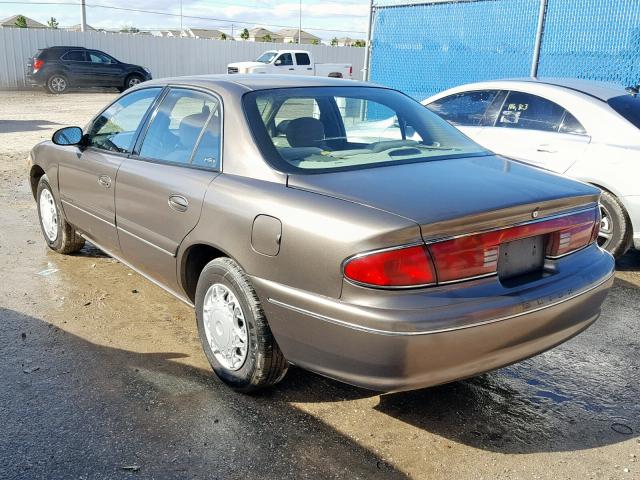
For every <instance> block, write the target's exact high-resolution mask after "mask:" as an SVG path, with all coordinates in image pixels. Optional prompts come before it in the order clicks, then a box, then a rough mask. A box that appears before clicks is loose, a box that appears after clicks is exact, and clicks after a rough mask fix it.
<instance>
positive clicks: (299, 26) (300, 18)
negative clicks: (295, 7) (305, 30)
mask: <svg viewBox="0 0 640 480" xmlns="http://www.w3.org/2000/svg"><path fill="white" fill-rule="evenodd" d="M301 36H302V0H300V10H299V11H298V45H300V43H302V42H301V38H300V37H301Z"/></svg>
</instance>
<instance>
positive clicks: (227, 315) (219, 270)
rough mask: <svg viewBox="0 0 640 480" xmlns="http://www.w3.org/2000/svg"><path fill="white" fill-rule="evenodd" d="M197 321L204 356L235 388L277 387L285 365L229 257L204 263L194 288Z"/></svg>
mask: <svg viewBox="0 0 640 480" xmlns="http://www.w3.org/2000/svg"><path fill="white" fill-rule="evenodd" d="M195 303H196V319H197V322H198V333H199V334H200V341H201V342H202V347H203V349H204V353H205V355H206V356H207V359H208V360H209V363H210V364H211V367H212V368H213V371H214V372H215V373H216V375H217V376H218V377H219V378H220V379H221V380H222V381H223V382H225V383H226V384H227V385H228V386H230V387H231V388H233V389H234V390H238V391H241V392H251V391H254V390H257V389H260V388H264V387H269V386H271V385H274V384H276V383H278V382H279V381H280V380H281V379H282V378H283V377H284V375H285V374H286V373H287V368H288V362H287V360H286V359H285V358H284V356H283V355H282V352H281V351H280V348H279V347H278V344H277V343H276V340H275V338H274V337H273V334H272V333H271V329H270V328H269V324H268V323H267V319H266V317H265V315H264V312H263V311H262V307H261V305H260V300H259V299H258V296H257V295H256V293H255V291H254V289H253V287H252V286H251V283H250V282H249V278H248V277H247V275H246V274H245V273H244V271H243V270H242V269H241V268H240V266H239V265H238V264H237V263H236V262H234V261H233V260H231V259H230V258H226V257H223V258H217V259H215V260H212V261H211V262H209V263H208V264H207V265H206V266H205V267H204V269H203V270H202V273H201V274H200V278H199V279H198V286H197V287H196V302H195Z"/></svg>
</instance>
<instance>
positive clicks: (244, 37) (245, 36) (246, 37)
mask: <svg viewBox="0 0 640 480" xmlns="http://www.w3.org/2000/svg"><path fill="white" fill-rule="evenodd" d="M240 38H241V39H242V40H249V30H247V29H246V28H245V29H244V30H242V33H241V34H240Z"/></svg>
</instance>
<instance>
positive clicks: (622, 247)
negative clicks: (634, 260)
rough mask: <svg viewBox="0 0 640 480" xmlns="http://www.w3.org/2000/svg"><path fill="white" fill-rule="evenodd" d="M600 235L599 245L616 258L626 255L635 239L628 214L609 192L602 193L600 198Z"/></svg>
mask: <svg viewBox="0 0 640 480" xmlns="http://www.w3.org/2000/svg"><path fill="white" fill-rule="evenodd" d="M600 213H601V214H602V221H601V222H600V235H598V245H600V247H602V248H604V249H605V250H606V251H608V252H609V253H610V254H611V255H613V256H614V257H616V258H619V257H621V256H622V255H624V254H625V253H626V252H627V250H628V249H629V247H630V246H631V241H632V237H633V229H632V227H631V222H630V221H629V217H628V215H627V212H626V211H625V209H624V206H623V205H622V203H620V200H618V199H617V198H616V197H615V196H614V195H612V194H611V193H609V192H605V191H603V192H602V195H601V196H600Z"/></svg>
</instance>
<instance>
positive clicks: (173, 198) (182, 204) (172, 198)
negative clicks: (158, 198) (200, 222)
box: [169, 194, 189, 212]
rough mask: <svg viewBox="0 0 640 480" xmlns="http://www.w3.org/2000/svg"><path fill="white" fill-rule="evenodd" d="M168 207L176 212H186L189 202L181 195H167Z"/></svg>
mask: <svg viewBox="0 0 640 480" xmlns="http://www.w3.org/2000/svg"><path fill="white" fill-rule="evenodd" d="M169 206H170V207H171V208H173V209H174V210H175V211H176V212H186V211H187V209H188V208H189V201H188V200H187V199H186V198H184V197H183V196H182V195H176V194H172V195H169Z"/></svg>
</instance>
